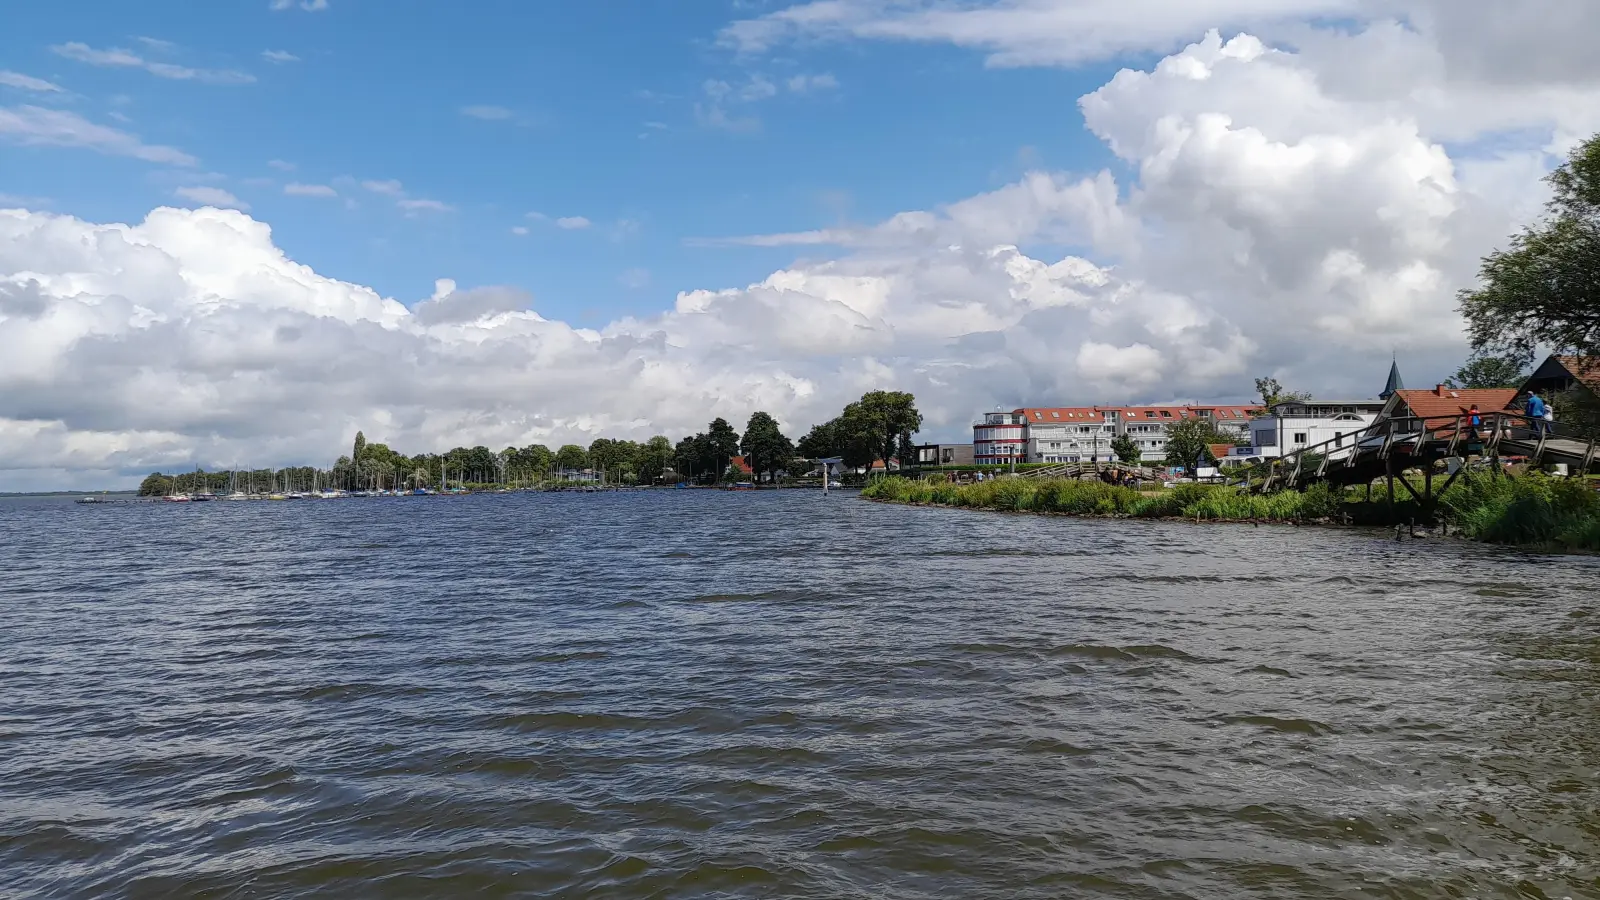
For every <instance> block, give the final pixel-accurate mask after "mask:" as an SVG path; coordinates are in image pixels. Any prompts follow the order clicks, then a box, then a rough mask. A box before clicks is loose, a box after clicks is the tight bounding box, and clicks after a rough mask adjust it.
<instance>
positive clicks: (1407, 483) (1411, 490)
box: [1389, 474, 1423, 506]
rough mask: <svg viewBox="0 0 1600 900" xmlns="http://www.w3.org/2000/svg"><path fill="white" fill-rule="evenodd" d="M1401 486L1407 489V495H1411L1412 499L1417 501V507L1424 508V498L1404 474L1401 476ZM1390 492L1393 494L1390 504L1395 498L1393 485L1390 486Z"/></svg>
mask: <svg viewBox="0 0 1600 900" xmlns="http://www.w3.org/2000/svg"><path fill="white" fill-rule="evenodd" d="M1391 477H1392V476H1391ZM1400 486H1401V487H1403V488H1405V489H1406V493H1408V494H1410V495H1411V499H1413V500H1415V501H1417V505H1418V506H1422V505H1423V500H1422V496H1421V495H1420V494H1418V493H1417V489H1416V488H1414V487H1412V486H1411V482H1410V481H1407V480H1406V478H1405V476H1404V475H1403V474H1402V475H1401V476H1400ZM1389 490H1390V492H1391V495H1390V497H1389V502H1390V503H1393V502H1394V496H1393V491H1394V485H1393V484H1392V483H1391V484H1390V486H1389Z"/></svg>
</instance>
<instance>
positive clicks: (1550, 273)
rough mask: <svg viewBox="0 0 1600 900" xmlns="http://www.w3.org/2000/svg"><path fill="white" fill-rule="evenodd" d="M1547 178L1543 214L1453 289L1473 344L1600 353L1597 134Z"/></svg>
mask: <svg viewBox="0 0 1600 900" xmlns="http://www.w3.org/2000/svg"><path fill="white" fill-rule="evenodd" d="M1545 181H1546V182H1547V183H1549V185H1550V187H1551V193H1552V196H1551V198H1550V201H1549V202H1548V203H1547V204H1545V217H1544V219H1543V220H1542V221H1540V222H1537V223H1535V224H1533V225H1530V226H1528V227H1527V228H1525V229H1523V231H1522V233H1521V234H1518V235H1516V236H1514V237H1512V238H1511V246H1510V248H1509V249H1506V250H1496V251H1494V252H1493V253H1490V254H1489V255H1488V256H1486V257H1484V258H1483V262H1482V264H1481V265H1480V266H1479V269H1478V280H1479V286H1478V287H1477V288H1475V289H1468V290H1462V291H1461V292H1459V293H1458V294H1457V295H1456V299H1457V301H1458V302H1459V304H1460V307H1459V308H1460V310H1461V314H1462V315H1463V316H1465V317H1466V320H1467V333H1468V335H1469V336H1470V337H1471V340H1472V349H1473V350H1474V351H1476V352H1478V353H1480V354H1482V353H1486V352H1487V353H1500V354H1504V355H1507V356H1510V357H1512V358H1513V359H1531V358H1532V357H1533V353H1534V350H1535V348H1536V347H1548V348H1550V349H1553V350H1556V351H1563V350H1571V351H1575V352H1577V353H1581V354H1585V355H1590V356H1593V355H1600V135H1596V136H1594V137H1591V138H1589V139H1588V140H1587V141H1584V142H1583V143H1582V144H1580V145H1578V147H1577V148H1576V149H1574V150H1573V151H1572V154H1571V155H1570V156H1568V157H1567V161H1566V162H1565V163H1563V164H1561V165H1560V166H1558V167H1557V168H1556V170H1555V171H1553V172H1551V173H1550V175H1549V176H1548V177H1546V179H1545Z"/></svg>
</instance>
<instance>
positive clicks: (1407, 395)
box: [1394, 388, 1517, 428]
mask: <svg viewBox="0 0 1600 900" xmlns="http://www.w3.org/2000/svg"><path fill="white" fill-rule="evenodd" d="M1394 393H1395V396H1397V397H1399V398H1400V401H1401V402H1402V403H1404V404H1405V406H1406V408H1407V409H1408V410H1409V411H1410V414H1411V415H1413V416H1421V417H1422V418H1425V419H1432V418H1441V419H1442V418H1448V417H1450V416H1459V415H1461V414H1463V413H1465V412H1466V411H1467V410H1468V409H1470V408H1471V407H1472V404H1474V403H1476V404H1478V411H1479V412H1499V411H1500V410H1503V409H1508V408H1510V405H1511V403H1512V402H1513V401H1515V400H1516V398H1517V389H1516V388H1460V389H1451V388H1445V389H1444V390H1443V391H1442V392H1441V391H1440V390H1439V389H1438V388H1434V389H1432V390H1426V391H1424V390H1399V391H1395V392H1394ZM1513 412H1516V410H1513ZM1428 427H1430V428H1431V427H1433V426H1432V425H1429V426H1428Z"/></svg>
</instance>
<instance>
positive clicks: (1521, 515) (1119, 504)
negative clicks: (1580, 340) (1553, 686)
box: [862, 473, 1600, 550]
mask: <svg viewBox="0 0 1600 900" xmlns="http://www.w3.org/2000/svg"><path fill="white" fill-rule="evenodd" d="M862 496H864V497H870V498H872V499H874V500H889V501H893V502H896V503H935V504H939V505H941V506H962V507H969V508H973V509H998V510H1005V511H1008V512H1017V511H1029V512H1039V513H1066V514H1069V515H1078V516H1131V517H1134V518H1142V519H1158V518H1185V519H1201V520H1219V519H1223V520H1235V521H1238V520H1246V519H1251V520H1258V521H1264V522H1313V521H1318V520H1323V519H1329V518H1333V517H1335V516H1340V515H1343V516H1346V517H1347V518H1348V519H1349V521H1351V522H1353V523H1355V524H1359V525H1390V524H1393V523H1395V522H1409V521H1422V520H1423V519H1424V518H1425V511H1424V510H1423V509H1421V508H1420V507H1419V506H1418V505H1417V503H1416V502H1415V501H1412V500H1409V499H1407V500H1403V501H1397V502H1396V503H1394V504H1392V505H1391V504H1390V503H1389V502H1388V501H1387V500H1382V501H1376V502H1373V503H1349V502H1346V495H1345V492H1344V491H1343V490H1341V489H1339V488H1335V487H1332V486H1330V485H1328V484H1315V485H1312V486H1311V487H1309V488H1307V489H1306V490H1305V491H1303V492H1296V491H1279V492H1278V493H1276V494H1266V495H1262V494H1248V493H1243V492H1241V491H1239V490H1237V489H1235V488H1231V487H1220V486H1215V485H1204V484H1181V485H1178V486H1177V487H1174V488H1169V489H1167V490H1164V491H1162V492H1161V493H1160V494H1148V495H1147V494H1141V493H1139V492H1138V491H1136V490H1133V489H1132V488H1127V487H1120V486H1117V485H1110V484H1105V483H1103V482H1099V481H1074V480H1066V479H1026V478H1001V479H996V480H994V481H980V482H977V483H975V484H951V483H948V482H937V481H915V480H913V479H910V478H904V477H901V476H890V477H888V478H882V479H879V480H877V481H874V482H873V483H872V484H871V485H869V486H868V487H867V489H866V490H864V491H862ZM1439 505H1440V512H1441V514H1442V516H1443V517H1444V519H1445V520H1446V521H1448V522H1450V523H1451V524H1452V525H1454V526H1455V527H1456V528H1458V529H1459V530H1460V531H1461V533H1462V534H1463V535H1465V536H1466V537H1469V538H1472V539H1474V540H1479V541H1487V542H1491V543H1497V544H1511V545H1518V546H1542V547H1566V548H1573V549H1584V550H1600V494H1596V493H1595V491H1594V489H1593V487H1592V486H1591V485H1590V484H1589V483H1588V482H1586V481H1585V480H1583V479H1562V478H1550V477H1547V476H1544V475H1541V474H1538V473H1531V474H1528V475H1525V476H1523V477H1521V478H1518V479H1517V480H1515V481H1512V480H1510V479H1505V478H1490V477H1488V476H1486V475H1483V474H1474V475H1467V476H1463V477H1462V478H1461V479H1460V480H1459V481H1458V482H1457V484H1456V486H1454V487H1452V488H1451V490H1450V491H1449V492H1448V493H1446V494H1445V495H1444V496H1443V497H1441V498H1440V501H1439Z"/></svg>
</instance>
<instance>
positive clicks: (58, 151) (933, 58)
mask: <svg viewBox="0 0 1600 900" xmlns="http://www.w3.org/2000/svg"><path fill="white" fill-rule="evenodd" d="M628 8H629V14H627V15H619V14H618V13H617V12H616V11H615V10H616V9H617V8H616V7H613V6H609V5H607V4H559V5H558V4H532V3H525V2H512V0H490V2H476V3H470V4H446V3H440V2H422V0H395V2H390V0H385V2H378V0H329V2H328V3H327V7H326V8H324V9H321V10H316V11H308V10H306V9H304V8H301V7H300V6H295V7H291V8H289V9H286V10H276V11H275V10H272V9H269V0H248V2H245V0H241V2H229V3H208V4H197V3H193V2H177V0H155V2H143V3H138V4H131V3H124V2H114V0H101V2H73V3H52V4H27V5H18V6H15V7H13V8H12V9H11V10H9V11H8V13H7V20H8V23H7V27H6V29H5V30H4V33H3V34H0V69H7V70H11V71H14V72H20V73H26V74H28V75H29V76H32V77H37V78H42V79H45V80H48V81H50V82H52V83H53V84H55V85H58V86H59V87H61V88H62V89H63V92H62V94H67V95H69V96H61V95H53V96H47V97H44V98H42V99H47V100H51V101H54V104H55V105H64V106H65V108H67V109H69V110H71V111H74V112H76V113H77V114H79V115H81V116H82V117H83V118H85V119H87V120H89V121H90V122H93V123H95V124H99V125H104V126H107V127H112V128H116V129H118V130H121V131H126V132H131V133H133V134H136V135H138V137H139V138H140V139H141V140H142V141H144V142H145V143H146V144H154V145H162V146H168V147H173V148H177V149H178V150H181V151H182V152H183V153H185V154H188V155H190V156H193V157H195V158H196V160H197V162H196V163H195V164H194V165H192V166H159V165H158V166H152V165H151V164H150V163H149V162H147V161H144V160H140V159H131V158H127V157H122V156H114V155H102V154H97V153H95V152H93V151H91V150H85V149H62V148H54V147H19V146H9V145H0V173H3V174H0V193H5V194H8V195H11V196H12V197H24V198H40V199H47V200H48V208H50V209H53V210H55V211H57V212H66V213H70V214H73V215H77V216H80V217H83V218H86V219H89V220H93V221H125V222H136V221H138V220H139V219H141V218H142V217H143V216H144V215H145V214H146V213H147V212H148V211H149V210H150V209H151V208H153V207H155V206H157V205H161V204H164V203H166V204H171V203H184V204H185V205H194V204H193V203H192V202H187V201H180V200H179V199H178V198H176V197H174V195H173V192H174V190H176V189H178V188H180V187H193V186H196V185H208V186H214V187H216V188H220V189H223V190H226V191H228V192H229V193H231V194H233V195H234V196H236V197H238V198H239V199H240V200H241V201H244V202H245V203H247V204H249V211H250V214H251V215H252V216H254V217H256V218H258V219H260V220H263V221H265V222H268V223H270V224H271V225H272V227H273V229H274V239H275V241H276V243H277V244H278V246H280V247H282V248H283V249H284V250H285V251H286V252H288V254H289V255H290V257H291V258H293V259H295V260H296V261H299V262H302V263H305V264H307V265H310V266H311V267H313V268H314V269H315V270H317V271H318V272H319V273H321V274H324V275H328V276H331V277H336V278H341V279H344V280H348V281H353V282H357V283H362V284H367V285H371V286H372V287H374V288H376V289H377V290H379V291H380V292H382V293H383V294H385V295H387V296H392V297H395V298H396V299H399V300H401V301H402V302H405V303H408V304H411V303H414V302H416V301H418V300H421V299H423V298H425V297H427V296H428V295H429V294H430V293H431V292H432V287H433V281H434V279H436V278H441V277H448V278H452V279H454V280H455V281H457V282H458V283H460V284H461V285H463V286H469V285H483V284H507V285H515V286H517V287H520V288H524V289H526V290H529V291H531V292H532V293H533V294H534V296H535V303H534V305H535V308H536V309H538V310H540V311H541V312H543V313H545V314H547V315H554V316H558V317H561V318H563V319H566V320H568V321H571V322H574V323H575V324H585V325H599V324H602V323H603V322H605V321H608V320H610V319H611V318H613V317H614V316H616V315H617V314H619V313H624V312H639V313H644V312H651V311H655V310H659V309H661V308H663V307H666V306H668V305H670V302H671V298H672V296H673V295H674V294H675V293H676V292H677V291H679V290H686V289H694V288H722V287H737V286H743V285H744V284H746V283H749V282H751V281H756V280H759V279H761V278H763V277H765V276H766V275H767V274H768V273H770V272H771V271H773V270H774V269H776V268H779V267H781V266H783V265H785V264H787V263H788V262H790V261H791V260H793V259H794V258H795V256H796V254H795V252H794V251H793V250H792V249H784V248H749V247H743V248H733V247H726V246H722V247H708V246H697V245H696V244H694V243H693V240H692V239H694V238H703V237H720V236H731V235H744V234H759V233H769V232H789V231H801V230H806V229H811V228H818V227H826V226H830V225H837V224H839V223H840V222H842V221H852V222H866V223H870V222H874V221H878V220H881V219H883V218H885V217H887V216H890V215H893V214H894V213H896V212H899V211H902V210H909V209H928V208H933V207H936V206H937V205H938V204H940V203H943V202H949V201H951V200H954V199H959V198H962V197H967V196H971V195H973V194H976V193H979V192H981V191H984V190H989V189H993V188H994V187H997V186H999V185H1001V184H1004V183H1006V182H1009V181H1013V180H1015V179H1016V177H1017V176H1018V175H1019V174H1020V173H1021V172H1023V171H1024V170H1025V169H1028V168H1036V167H1040V166H1048V167H1050V168H1053V169H1063V170H1068V171H1076V170H1082V171H1092V170H1094V169H1097V168H1099V167H1101V166H1103V165H1105V164H1107V162H1108V159H1109V154H1108V153H1106V151H1105V150H1104V147H1103V145H1102V144H1101V143H1100V142H1099V141H1097V140H1095V139H1094V138H1093V137H1092V136H1090V135H1088V134H1087V133H1085V131H1084V129H1083V120H1082V117H1081V116H1080V114H1079V113H1078V111H1077V108H1076V106H1075V103H1076V99H1077V97H1079V96H1080V95H1081V94H1083V93H1085V92H1087V91H1089V90H1092V89H1093V88H1094V87H1096V86H1098V85H1099V84H1101V83H1103V82H1104V81H1105V80H1106V78H1107V77H1108V76H1109V74H1110V73H1112V72H1113V71H1115V67H1113V66H1108V65H1093V66H1087V67H1082V68H1077V69H1072V70H1063V69H1057V68H1025V69H994V68H986V67H985V65H984V61H983V58H982V57H981V56H979V55H977V54H973V53H971V52H968V51H965V50H961V49H958V48H953V47H949V46H943V45H936V46H930V45H904V44H865V45H863V44H843V43H835V44H828V43H815V42H813V43H810V44H808V45H801V46H797V47H786V48H783V49H782V51H781V52H774V53H770V54H763V55H762V56H761V58H749V57H744V56H741V55H740V54H738V53H736V52H735V51H733V50H732V49H730V48H728V47H726V46H723V45H720V44H719V43H718V41H717V35H718V32H719V30H720V29H721V28H723V27H724V26H726V25H727V24H728V23H729V22H731V21H734V20H737V19H741V18H747V17H750V16H752V15H754V14H757V13H759V12H760V11H761V10H760V9H758V8H752V6H751V4H749V3H725V2H672V3H668V2H660V0H655V2H643V3H636V4H629V5H628ZM74 45H82V46H81V47H78V48H76V49H74ZM83 48H87V52H85V51H84V49H83ZM113 50H122V51H126V54H127V55H129V56H132V57H136V58H137V60H138V61H137V62H129V61H127V60H124V62H123V64H120V65H107V64H104V54H105V53H107V52H109V51H113ZM266 52H273V53H275V54H288V55H289V56H292V57H294V59H292V60H290V59H287V58H284V57H280V58H282V59H283V61H281V62H274V61H271V60H269V59H267V58H265V57H264V56H263V54H264V53H266ZM90 53H94V54H99V56H93V57H91V56H90V55H89V54H90ZM86 59H87V60H88V61H86ZM95 60H98V61H99V64H96V61H95ZM163 66H167V67H172V66H176V67H182V68H184V69H191V70H198V74H193V73H191V77H187V78H174V77H163V76H162V74H161V73H160V72H158V71H152V69H159V68H161V67H163ZM173 71H174V70H172V69H167V70H166V72H167V73H168V74H169V75H170V74H171V73H172V72H173ZM715 82H721V83H724V84H726V86H727V87H726V90H725V96H724V97H723V99H721V100H718V99H717V98H715V97H714V96H713V94H714V93H716V92H717V91H719V90H722V88H720V87H718V86H716V85H713V86H711V87H709V88H708V83H715ZM0 91H4V92H5V94H6V95H7V96H5V97H4V98H3V99H4V100H5V102H6V103H7V104H12V103H25V102H30V101H31V100H37V99H40V98H39V97H38V96H37V95H36V94H34V95H30V93H29V92H27V91H23V90H18V89H13V88H4V87H0ZM279 164H288V166H292V167H293V168H292V169H289V168H288V167H287V166H284V165H279ZM394 181H398V182H399V183H400V184H401V186H402V187H401V188H400V190H401V191H403V196H402V195H400V194H395V193H390V194H382V193H376V192H374V191H372V190H370V189H368V188H365V187H363V186H362V184H363V183H364V182H394ZM291 183H294V184H302V185H315V186H326V187H330V188H332V189H333V190H334V191H335V192H336V193H337V195H338V196H335V197H320V196H303V195H296V196H290V195H286V194H285V193H284V191H285V186H286V185H288V184H291ZM390 190H391V191H393V188H390ZM402 199H404V200H409V201H412V202H416V201H424V202H426V201H434V202H436V203H438V204H444V205H446V206H448V207H449V209H447V210H446V209H429V208H421V209H413V210H411V211H409V212H408V211H407V210H403V209H401V208H400V207H399V206H398V203H399V202H400V201H401V200H402ZM426 205H429V204H426V203H425V206H426ZM529 213H540V214H543V215H544V216H546V217H547V218H544V219H537V218H529V217H528V214H529ZM563 218H565V219H569V220H570V219H577V218H582V219H584V220H587V221H588V222H589V223H590V224H589V225H588V227H586V228H563V227H561V226H559V225H558V224H556V220H558V219H563ZM567 224H568V225H574V224H577V223H575V222H572V221H569V222H568V223H567ZM513 228H525V229H527V234H525V235H520V234H514V233H513V231H512V229H513Z"/></svg>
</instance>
